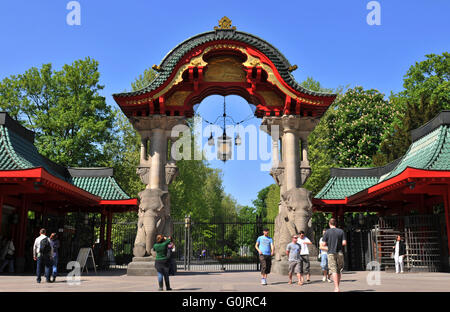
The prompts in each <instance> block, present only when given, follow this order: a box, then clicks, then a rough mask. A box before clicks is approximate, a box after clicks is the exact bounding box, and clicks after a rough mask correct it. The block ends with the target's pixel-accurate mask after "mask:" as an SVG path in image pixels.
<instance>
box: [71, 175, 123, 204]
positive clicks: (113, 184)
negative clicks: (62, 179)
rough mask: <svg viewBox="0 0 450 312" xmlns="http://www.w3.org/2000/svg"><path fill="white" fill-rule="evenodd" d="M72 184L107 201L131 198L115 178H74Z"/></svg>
mask: <svg viewBox="0 0 450 312" xmlns="http://www.w3.org/2000/svg"><path fill="white" fill-rule="evenodd" d="M72 184H74V185H75V186H77V187H79V188H81V189H83V190H86V191H88V192H89V193H91V194H94V195H97V196H99V197H101V199H105V200H116V199H129V198H130V197H129V196H128V195H127V194H126V193H125V192H124V191H123V190H122V189H121V188H120V186H119V184H117V181H116V180H115V179H114V178H113V177H74V178H72Z"/></svg>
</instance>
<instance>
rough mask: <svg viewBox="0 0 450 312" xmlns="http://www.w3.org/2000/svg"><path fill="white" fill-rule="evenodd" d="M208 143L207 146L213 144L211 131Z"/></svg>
mask: <svg viewBox="0 0 450 312" xmlns="http://www.w3.org/2000/svg"><path fill="white" fill-rule="evenodd" d="M208 145H209V146H214V138H213V135H212V132H211V135H210V136H209V138H208Z"/></svg>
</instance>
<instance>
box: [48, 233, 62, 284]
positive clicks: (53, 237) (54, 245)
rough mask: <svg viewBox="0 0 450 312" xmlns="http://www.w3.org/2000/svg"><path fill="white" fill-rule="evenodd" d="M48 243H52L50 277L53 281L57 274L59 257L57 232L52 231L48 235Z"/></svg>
mask: <svg viewBox="0 0 450 312" xmlns="http://www.w3.org/2000/svg"><path fill="white" fill-rule="evenodd" d="M50 244H51V245H52V249H53V266H52V274H51V278H52V282H54V281H55V280H56V277H57V276H58V259H59V254H58V250H59V246H60V243H59V239H58V234H56V233H52V234H51V235H50Z"/></svg>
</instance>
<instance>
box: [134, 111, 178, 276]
mask: <svg viewBox="0 0 450 312" xmlns="http://www.w3.org/2000/svg"><path fill="white" fill-rule="evenodd" d="M130 122H131V123H132V124H133V126H134V128H135V129H136V130H137V131H138V132H139V134H140V135H141V138H142V140H141V155H140V165H139V167H138V168H137V174H138V175H139V177H140V178H141V181H142V183H144V184H145V185H146V187H145V189H144V190H143V191H142V192H140V193H139V199H140V203H139V211H138V216H139V220H138V231H137V235H136V240H135V243H134V248H133V254H134V256H135V257H134V258H133V262H131V263H130V264H129V265H128V270H127V274H128V275H156V270H155V267H154V258H153V256H154V255H153V254H152V247H153V244H154V242H155V238H156V235H158V234H162V235H164V236H169V235H172V232H173V226H172V220H171V216H170V197H169V194H168V186H169V184H170V183H171V182H172V181H173V179H174V177H175V176H176V174H177V173H178V168H177V167H176V163H175V161H174V160H173V159H171V160H170V161H168V149H167V143H168V140H169V139H170V140H176V138H173V137H171V131H172V128H173V127H174V126H175V125H177V124H185V117H183V116H165V115H152V116H146V117H133V118H130ZM148 145H150V147H149V148H147V146H148ZM147 149H148V150H147Z"/></svg>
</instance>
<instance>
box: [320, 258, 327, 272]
mask: <svg viewBox="0 0 450 312" xmlns="http://www.w3.org/2000/svg"><path fill="white" fill-rule="evenodd" d="M320 267H321V268H322V271H328V255H327V254H321V255H320Z"/></svg>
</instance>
